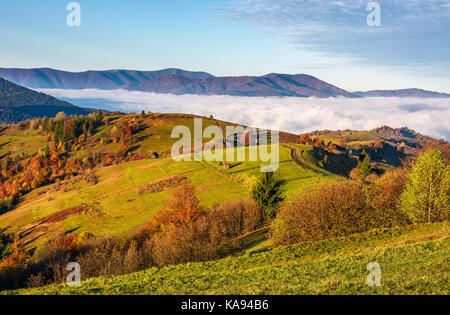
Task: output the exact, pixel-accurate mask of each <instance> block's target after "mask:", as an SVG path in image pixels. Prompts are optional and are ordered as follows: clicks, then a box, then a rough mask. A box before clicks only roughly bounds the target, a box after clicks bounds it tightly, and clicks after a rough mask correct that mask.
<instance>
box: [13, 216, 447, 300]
mask: <svg viewBox="0 0 450 315" xmlns="http://www.w3.org/2000/svg"><path fill="white" fill-rule="evenodd" d="M449 249H450V225H449V223H448V222H444V223H439V224H429V225H416V226H408V227H405V228H398V229H390V230H376V231H371V232H368V233H364V234H357V235H353V236H350V237H345V238H338V239H332V240H326V241H320V242H315V243H307V244H302V245H296V246H289V247H282V248H278V249H276V250H273V251H269V252H263V253H259V254H253V255H249V254H243V255H242V256H238V257H230V258H226V259H222V260H218V261H212V262H207V263H190V264H185V265H179V266H169V267H165V268H151V269H149V270H146V271H143V272H139V273H134V274H130V275H126V276H119V277H112V278H108V279H106V278H98V279H90V280H86V281H83V283H82V286H81V287H79V288H70V287H68V286H67V285H64V284H61V285H52V286H47V287H43V288H36V289H26V290H20V291H15V292H5V294H445V295H446V294H449V293H450V292H449V291H450V290H449V286H448V283H449V280H450V279H449V278H450V277H449V276H450V272H449V269H448V268H449V267H448V266H449V262H450V261H449V260H450V250H449ZM370 262H377V263H379V264H380V266H381V272H382V279H381V281H382V286H381V287H369V286H368V285H367V284H366V283H365V282H366V278H367V275H368V274H369V272H368V271H367V270H366V267H367V265H368V264H369V263H370Z"/></svg>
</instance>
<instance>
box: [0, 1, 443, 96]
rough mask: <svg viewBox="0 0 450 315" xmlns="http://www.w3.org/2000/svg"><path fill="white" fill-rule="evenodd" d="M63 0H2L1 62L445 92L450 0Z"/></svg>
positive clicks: (78, 68) (20, 65)
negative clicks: (71, 16)
mask: <svg viewBox="0 0 450 315" xmlns="http://www.w3.org/2000/svg"><path fill="white" fill-rule="evenodd" d="M69 2H70V1H66V0H42V1H33V0H15V1H1V2H0V29H1V31H0V41H1V43H2V45H1V49H0V67H52V68H58V69H63V70H69V71H84V70H88V69H117V68H126V69H139V70H155V69H161V68H168V67H177V68H183V69H187V70H202V71H207V72H210V73H212V74H214V75H246V74H249V75H262V74H266V73H270V72H282V73H308V74H311V75H314V76H317V77H319V78H321V79H323V80H325V81H328V82H330V83H333V84H336V85H338V86H340V87H343V88H345V89H348V90H351V91H354V90H368V89H396V88H407V87H419V88H425V89H431V90H439V91H444V92H450V75H449V73H450V58H449V56H450V31H449V30H450V1H449V0H383V1H381V0H380V1H377V2H378V3H379V4H380V6H381V21H382V24H381V27H378V28H370V27H368V26H367V23H366V17H367V15H368V14H369V12H367V11H366V6H367V4H368V3H369V2H370V1H366V0H347V1H344V0H342V1H333V0H315V1H313V0H277V1H273V0H228V1H221V0H160V1H155V0H130V1H119V0H79V1H78V2H79V3H80V5H81V10H82V11H81V21H82V22H81V23H82V25H81V27H79V28H77V27H75V28H71V27H68V26H67V24H66V16H67V14H68V12H67V11H66V5H67V4H68V3H69Z"/></svg>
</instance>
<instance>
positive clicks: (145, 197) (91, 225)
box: [0, 148, 334, 249]
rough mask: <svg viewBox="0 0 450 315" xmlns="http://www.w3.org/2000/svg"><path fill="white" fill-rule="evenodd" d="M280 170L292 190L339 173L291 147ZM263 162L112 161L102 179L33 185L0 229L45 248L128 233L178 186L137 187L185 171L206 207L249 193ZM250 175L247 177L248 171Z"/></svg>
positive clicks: (283, 150) (160, 206) (161, 205)
mask: <svg viewBox="0 0 450 315" xmlns="http://www.w3.org/2000/svg"><path fill="white" fill-rule="evenodd" d="M280 150H281V158H280V160H281V163H280V168H279V169H280V173H281V174H282V176H283V178H285V179H286V180H287V181H288V182H287V185H286V187H285V188H286V190H287V193H288V195H289V194H291V193H293V192H295V191H297V190H298V188H299V187H301V185H304V184H306V183H312V182H318V181H323V180H328V181H330V180H334V177H331V178H330V177H322V176H320V175H317V174H314V173H312V172H310V171H307V170H305V169H302V168H301V167H300V166H298V165H296V164H295V163H294V162H293V161H292V160H289V150H288V149H286V148H281V149H280ZM260 163H261V162H245V163H242V164H240V163H236V164H238V165H236V167H232V168H230V169H229V170H223V168H221V167H220V166H219V165H218V163H217V162H211V163H207V162H175V161H173V160H172V159H171V158H161V159H148V160H140V161H134V162H128V163H125V164H121V165H115V166H109V167H105V168H102V169H99V170H98V171H96V176H97V180H98V182H97V184H89V183H88V182H86V181H85V180H84V177H83V176H78V177H74V178H72V179H68V180H66V181H62V182H61V183H59V184H53V185H49V186H45V187H41V188H38V189H35V190H33V191H32V192H30V193H28V194H27V195H25V196H24V197H23V198H22V200H21V202H20V203H19V205H18V206H17V208H16V209H15V210H13V211H10V212H7V213H5V214H3V215H2V216H1V220H0V229H3V228H6V229H7V230H8V232H10V233H11V232H12V233H15V234H20V235H22V236H23V242H24V243H25V244H27V247H28V248H30V249H31V248H35V247H38V248H40V247H41V246H42V245H44V244H45V243H46V242H47V241H48V240H50V239H52V238H54V237H57V236H58V235H60V234H62V233H75V234H80V233H82V232H90V233H93V234H94V235H96V236H102V235H111V236H113V235H119V236H121V235H128V234H130V233H132V232H133V231H134V230H136V228H137V227H138V226H140V225H142V224H144V223H145V222H147V221H148V220H149V219H150V217H151V216H152V215H153V214H154V213H155V212H156V211H158V210H160V209H163V208H164V206H165V205H166V204H167V202H168V201H170V199H171V196H172V193H173V191H174V190H175V189H176V187H174V188H171V189H167V190H165V191H162V192H157V193H150V194H142V195H140V194H138V192H137V187H139V186H140V185H144V184H147V183H152V182H155V181H157V180H160V179H164V178H168V177H170V176H173V175H182V176H184V177H186V178H187V179H188V180H189V181H190V182H191V183H193V184H194V186H195V187H196V190H197V195H198V197H199V200H200V202H201V203H202V204H203V205H204V206H206V207H212V206H214V205H215V204H219V203H222V202H224V201H229V200H237V199H240V198H243V197H245V196H248V194H249V192H250V187H249V186H248V185H246V184H245V181H242V179H244V180H245V179H249V180H250V181H254V180H256V178H257V176H259V174H260V169H259V167H260ZM243 176H245V177H243ZM81 205H86V206H87V207H88V208H90V209H92V210H93V211H91V212H89V213H78V214H74V215H70V216H68V217H65V218H62V219H61V220H59V221H57V222H51V223H46V222H44V223H40V222H39V220H42V219H44V218H46V217H48V216H50V215H54V214H57V213H59V212H62V211H64V210H66V209H71V208H74V207H77V206H81Z"/></svg>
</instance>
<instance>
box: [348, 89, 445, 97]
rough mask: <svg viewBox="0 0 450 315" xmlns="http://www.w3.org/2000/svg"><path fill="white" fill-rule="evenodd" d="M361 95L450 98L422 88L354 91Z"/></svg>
mask: <svg viewBox="0 0 450 315" xmlns="http://www.w3.org/2000/svg"><path fill="white" fill-rule="evenodd" d="M353 94H355V95H358V96H361V97H419V98H450V94H446V93H439V92H433V91H426V90H422V89H402V90H373V91H367V92H359V91H358V92H353Z"/></svg>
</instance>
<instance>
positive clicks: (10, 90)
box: [0, 78, 92, 124]
mask: <svg viewBox="0 0 450 315" xmlns="http://www.w3.org/2000/svg"><path fill="white" fill-rule="evenodd" d="M58 112H65V113H66V114H67V115H86V114H89V113H90V112H92V110H88V109H85V108H81V107H77V106H74V105H72V104H70V103H67V102H64V101H60V100H58V99H56V98H54V97H52V96H49V95H46V94H43V93H39V92H36V91H33V90H30V89H27V88H24V87H22V86H19V85H16V84H14V83H11V82H9V81H7V80H4V79H1V78H0V124H13V123H18V122H20V121H23V120H26V119H31V118H37V117H54V116H55V115H56V114H57V113H58Z"/></svg>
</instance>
